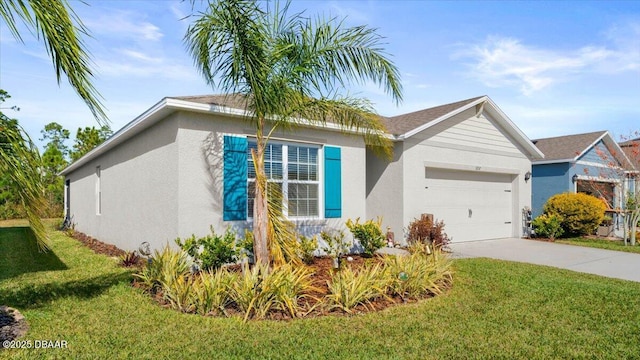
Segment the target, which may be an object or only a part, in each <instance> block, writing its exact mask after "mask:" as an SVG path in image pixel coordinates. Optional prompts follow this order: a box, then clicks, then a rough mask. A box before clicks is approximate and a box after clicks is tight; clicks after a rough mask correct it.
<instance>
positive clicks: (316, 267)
mask: <svg viewBox="0 0 640 360" xmlns="http://www.w3.org/2000/svg"><path fill="white" fill-rule="evenodd" d="M72 237H73V238H74V239H77V240H78V241H80V242H81V243H83V244H84V245H85V246H87V247H89V248H90V249H92V250H93V251H94V252H96V253H98V254H104V255H107V256H113V257H120V256H123V255H125V254H127V252H126V251H124V250H122V249H119V248H117V247H115V246H114V245H110V244H105V243H103V242H101V241H99V240H96V239H94V238H92V237H90V236H87V235H85V234H82V233H80V232H77V231H75V232H74V233H73V234H72ZM350 257H351V258H352V259H353V260H352V261H348V260H347V259H346V258H347V257H344V258H343V259H342V262H343V266H349V267H351V268H353V269H354V270H357V269H359V268H361V267H362V266H363V265H364V264H365V263H367V262H377V261H380V259H381V258H380V257H378V256H374V257H370V258H366V257H363V256H361V255H357V254H355V255H350ZM143 264H144V261H139V262H138V266H139V267H141V266H143ZM307 266H309V267H311V269H312V270H313V275H312V284H313V287H314V288H316V289H315V291H313V292H311V293H309V294H308V296H307V297H305V298H304V299H302V300H301V304H300V305H303V306H304V307H305V308H307V309H312V310H311V311H310V312H309V313H308V314H306V315H305V317H319V316H326V315H349V314H347V313H345V312H344V311H342V310H339V309H333V310H329V309H327V308H326V307H325V306H321V305H320V304H319V303H320V302H321V301H322V299H323V298H324V297H325V296H326V295H328V294H329V286H328V284H327V282H328V281H329V280H330V279H331V276H332V274H333V273H334V272H335V271H336V270H335V269H334V268H333V260H332V259H331V258H329V257H316V258H315V259H314V261H313V263H312V264H308V265H307ZM228 269H229V270H231V271H238V272H239V271H241V266H240V265H232V266H229V267H228ZM132 285H133V286H134V287H139V288H143V286H142V285H141V284H138V283H136V281H135V280H133V281H132ZM151 295H152V297H153V299H154V300H155V301H156V302H158V303H159V304H160V305H161V306H163V307H166V308H169V307H170V305H169V303H168V302H167V301H166V300H165V299H164V298H163V296H162V293H155V294H151ZM432 296H433V295H429V296H425V297H424V298H429V297H432ZM416 301H418V300H417V299H403V298H401V297H399V296H396V297H388V298H385V297H380V298H377V299H373V300H371V301H370V302H369V303H368V304H362V305H358V306H356V307H355V308H354V309H352V310H351V313H350V314H363V313H368V312H372V311H379V310H383V309H386V308H388V307H391V306H394V305H397V304H402V303H412V302H416ZM237 314H241V312H240V311H239V310H238V309H234V308H229V309H228V311H227V315H230V316H233V315H237ZM269 319H273V320H289V319H291V316H290V315H289V314H287V313H277V312H276V313H272V314H270V315H269Z"/></svg>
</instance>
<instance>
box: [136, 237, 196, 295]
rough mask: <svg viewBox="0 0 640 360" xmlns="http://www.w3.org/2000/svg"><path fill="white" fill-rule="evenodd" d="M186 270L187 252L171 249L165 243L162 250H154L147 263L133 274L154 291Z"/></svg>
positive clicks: (180, 275)
mask: <svg viewBox="0 0 640 360" xmlns="http://www.w3.org/2000/svg"><path fill="white" fill-rule="evenodd" d="M188 271H189V261H188V259H187V254H186V253H185V252H184V251H182V250H174V249H171V248H170V247H169V245H168V244H167V245H165V247H164V248H163V249H162V250H160V251H158V250H155V251H154V253H153V256H152V257H151V258H150V259H149V261H148V262H147V265H146V266H145V267H144V268H142V270H141V271H140V273H138V274H135V276H136V277H137V278H138V280H139V281H140V282H141V283H142V284H143V285H144V286H145V287H146V288H147V289H149V290H151V291H154V290H157V289H160V288H161V287H162V286H163V284H170V283H171V282H172V281H173V280H175V279H177V278H179V277H183V276H184V275H186V274H187V273H188Z"/></svg>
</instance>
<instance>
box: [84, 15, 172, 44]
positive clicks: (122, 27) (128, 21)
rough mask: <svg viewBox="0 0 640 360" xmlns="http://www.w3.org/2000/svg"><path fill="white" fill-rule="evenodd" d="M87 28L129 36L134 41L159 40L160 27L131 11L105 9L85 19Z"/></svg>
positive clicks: (113, 35) (117, 35)
mask: <svg viewBox="0 0 640 360" xmlns="http://www.w3.org/2000/svg"><path fill="white" fill-rule="evenodd" d="M85 24H86V26H87V28H89V30H90V31H91V32H93V33H96V34H100V35H103V36H111V37H122V38H131V39H133V40H135V41H159V40H160V39H162V37H163V36H164V35H163V33H162V31H161V30H160V28H159V27H158V26H156V25H154V24H152V23H150V22H148V21H146V20H145V19H144V18H143V17H141V16H139V15H137V14H135V13H133V12H131V11H120V10H118V11H106V12H102V13H101V14H100V15H99V16H97V17H95V18H88V19H86V20H85Z"/></svg>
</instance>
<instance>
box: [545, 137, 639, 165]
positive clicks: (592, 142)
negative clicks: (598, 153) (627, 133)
mask: <svg viewBox="0 0 640 360" xmlns="http://www.w3.org/2000/svg"><path fill="white" fill-rule="evenodd" d="M600 141H602V142H604V144H605V146H607V148H608V149H609V152H610V153H611V154H612V155H613V156H614V157H616V159H618V161H619V162H620V163H621V164H623V165H624V166H625V167H629V166H633V165H631V162H630V161H629V159H628V158H627V156H626V155H625V153H624V151H623V150H622V149H621V148H620V146H618V144H617V143H616V142H615V141H614V140H613V138H612V137H611V135H610V134H609V132H608V131H595V132H590V133H585V134H573V135H564V136H556V137H550V138H544V139H535V140H533V143H534V144H535V145H536V146H537V147H538V149H540V151H542V152H543V153H544V155H545V159H544V160H539V161H534V162H533V164H534V165H540V164H554V163H563V162H575V161H578V159H579V158H580V157H582V155H584V154H585V153H587V152H588V151H589V150H590V149H591V148H593V147H594V146H596V144H598V143H599V142H600Z"/></svg>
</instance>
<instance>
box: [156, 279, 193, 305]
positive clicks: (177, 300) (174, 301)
mask: <svg viewBox="0 0 640 360" xmlns="http://www.w3.org/2000/svg"><path fill="white" fill-rule="evenodd" d="M193 283H194V278H193V277H191V276H187V275H186V274H185V275H181V276H177V277H175V278H173V279H171V278H169V280H168V281H166V282H163V283H162V296H163V298H164V299H165V300H166V301H167V302H168V303H169V304H170V305H171V307H172V308H173V309H176V310H179V311H182V312H192V311H193V310H194V309H195V306H194V304H193V301H192V290H193Z"/></svg>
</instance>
